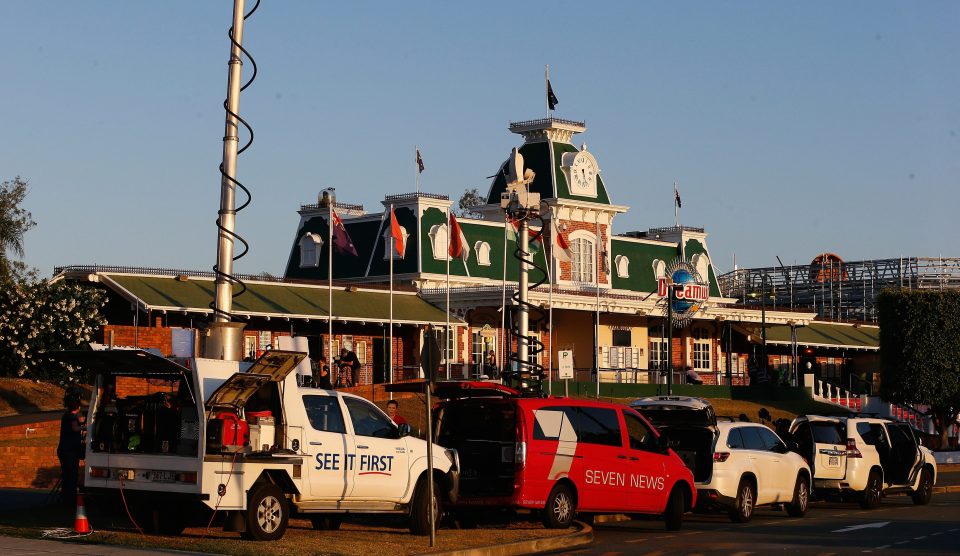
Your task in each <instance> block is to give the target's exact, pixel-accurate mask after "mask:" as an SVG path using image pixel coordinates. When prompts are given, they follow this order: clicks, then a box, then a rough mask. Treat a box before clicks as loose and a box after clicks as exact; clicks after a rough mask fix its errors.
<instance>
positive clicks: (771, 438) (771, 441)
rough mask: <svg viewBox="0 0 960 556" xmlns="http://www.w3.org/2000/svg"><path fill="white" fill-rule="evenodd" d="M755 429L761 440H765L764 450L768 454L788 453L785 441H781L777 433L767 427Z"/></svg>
mask: <svg viewBox="0 0 960 556" xmlns="http://www.w3.org/2000/svg"><path fill="white" fill-rule="evenodd" d="M754 428H755V430H756V431H757V432H758V433H759V434H760V439H761V440H763V449H764V450H766V451H768V452H786V446H784V444H783V441H782V440H780V437H779V436H777V433H775V432H773V431H772V430H770V429H768V428H767V427H754Z"/></svg>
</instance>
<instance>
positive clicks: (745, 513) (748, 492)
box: [730, 479, 757, 523]
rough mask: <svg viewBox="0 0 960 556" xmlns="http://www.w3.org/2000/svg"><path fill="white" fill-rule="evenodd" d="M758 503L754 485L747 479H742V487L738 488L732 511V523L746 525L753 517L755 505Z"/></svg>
mask: <svg viewBox="0 0 960 556" xmlns="http://www.w3.org/2000/svg"><path fill="white" fill-rule="evenodd" d="M756 502H757V494H756V492H755V491H754V488H753V483H751V482H750V481H749V480H747V479H740V485H739V486H737V498H736V502H735V505H734V506H733V508H731V509H730V521H732V522H734V523H746V522H748V521H750V518H751V517H753V509H754V505H755V504H756Z"/></svg>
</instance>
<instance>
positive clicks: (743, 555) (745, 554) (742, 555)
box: [730, 552, 754, 556]
mask: <svg viewBox="0 0 960 556" xmlns="http://www.w3.org/2000/svg"><path fill="white" fill-rule="evenodd" d="M750 554H754V553H753V552H734V553H733V554H731V555H730V556H749V555H750Z"/></svg>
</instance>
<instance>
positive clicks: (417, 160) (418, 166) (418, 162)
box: [413, 145, 420, 193]
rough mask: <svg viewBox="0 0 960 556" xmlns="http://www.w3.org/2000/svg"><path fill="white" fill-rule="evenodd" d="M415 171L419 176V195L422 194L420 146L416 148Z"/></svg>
mask: <svg viewBox="0 0 960 556" xmlns="http://www.w3.org/2000/svg"><path fill="white" fill-rule="evenodd" d="M413 170H414V172H416V174H417V178H416V179H417V193H420V145H417V146H416V155H415V157H414V159H413Z"/></svg>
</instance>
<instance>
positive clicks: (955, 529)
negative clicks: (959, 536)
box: [947, 527, 960, 533]
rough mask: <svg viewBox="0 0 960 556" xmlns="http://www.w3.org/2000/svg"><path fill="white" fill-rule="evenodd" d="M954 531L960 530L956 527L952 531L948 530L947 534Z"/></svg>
mask: <svg viewBox="0 0 960 556" xmlns="http://www.w3.org/2000/svg"><path fill="white" fill-rule="evenodd" d="M954 531H960V529H957V528H956V527H954V528H953V529H948V530H947V533H953V532H954Z"/></svg>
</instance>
